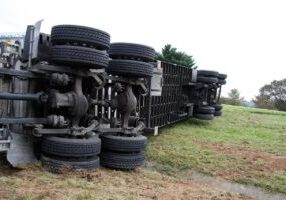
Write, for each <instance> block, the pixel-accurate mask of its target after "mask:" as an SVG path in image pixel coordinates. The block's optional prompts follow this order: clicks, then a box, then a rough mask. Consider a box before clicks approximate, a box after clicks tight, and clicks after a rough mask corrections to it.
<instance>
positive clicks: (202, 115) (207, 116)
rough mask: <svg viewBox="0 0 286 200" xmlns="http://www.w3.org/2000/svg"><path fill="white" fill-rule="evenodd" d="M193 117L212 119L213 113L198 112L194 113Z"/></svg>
mask: <svg viewBox="0 0 286 200" xmlns="http://www.w3.org/2000/svg"><path fill="white" fill-rule="evenodd" d="M194 117H195V118H197V119H202V120H212V119H213V118H214V115H213V114H200V113H195V114H194Z"/></svg>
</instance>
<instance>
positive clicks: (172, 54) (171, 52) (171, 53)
mask: <svg viewBox="0 0 286 200" xmlns="http://www.w3.org/2000/svg"><path fill="white" fill-rule="evenodd" d="M156 59H157V60H162V61H166V62H172V63H175V64H178V65H184V66H186V67H189V68H192V67H193V66H194V65H195V60H194V59H193V56H191V55H188V54H186V53H185V52H181V51H177V48H174V47H172V46H171V45H170V44H167V45H165V46H164V48H163V49H162V52H161V53H158V52H156Z"/></svg>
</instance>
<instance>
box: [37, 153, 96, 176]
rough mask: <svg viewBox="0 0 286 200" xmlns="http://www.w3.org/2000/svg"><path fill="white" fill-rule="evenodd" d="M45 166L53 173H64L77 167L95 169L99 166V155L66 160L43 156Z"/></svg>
mask: <svg viewBox="0 0 286 200" xmlns="http://www.w3.org/2000/svg"><path fill="white" fill-rule="evenodd" d="M41 161H42V165H43V167H44V168H45V169H46V170H47V171H49V172H52V173H64V172H66V171H72V170H75V169H95V168H98V167H99V157H97V156H96V157H93V158H89V159H86V160H81V161H76V160H65V159H58V158H57V159H55V158H50V157H47V156H43V155H42V157H41Z"/></svg>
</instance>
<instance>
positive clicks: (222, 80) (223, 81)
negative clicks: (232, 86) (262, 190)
mask: <svg viewBox="0 0 286 200" xmlns="http://www.w3.org/2000/svg"><path fill="white" fill-rule="evenodd" d="M218 83H219V84H221V85H225V84H226V80H224V79H218Z"/></svg>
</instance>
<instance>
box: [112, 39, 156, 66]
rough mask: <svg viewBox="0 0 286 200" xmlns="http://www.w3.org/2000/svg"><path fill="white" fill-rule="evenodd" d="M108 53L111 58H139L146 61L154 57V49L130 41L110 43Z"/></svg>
mask: <svg viewBox="0 0 286 200" xmlns="http://www.w3.org/2000/svg"><path fill="white" fill-rule="evenodd" d="M108 53H109V56H110V57H111V58H123V59H124V57H126V58H127V59H130V58H139V59H141V60H142V61H146V62H149V61H153V60H154V58H155V50H154V49H153V48H152V47H149V46H145V45H141V44H132V43H112V44H111V45H110V49H109V51H108Z"/></svg>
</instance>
